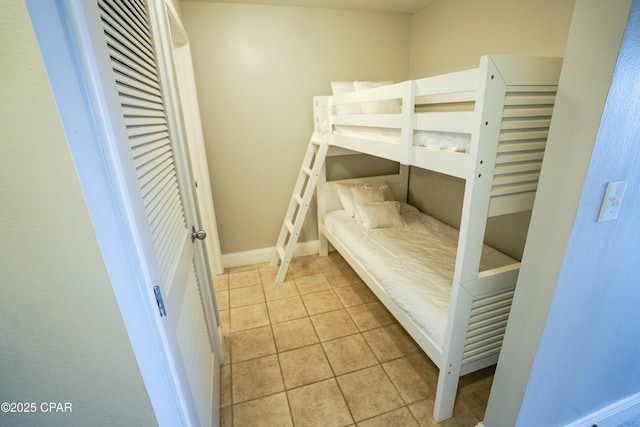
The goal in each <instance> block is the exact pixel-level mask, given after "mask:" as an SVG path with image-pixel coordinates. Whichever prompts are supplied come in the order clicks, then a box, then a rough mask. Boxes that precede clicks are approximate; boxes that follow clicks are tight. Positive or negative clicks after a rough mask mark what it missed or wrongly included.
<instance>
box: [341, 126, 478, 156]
mask: <svg viewBox="0 0 640 427" xmlns="http://www.w3.org/2000/svg"><path fill="white" fill-rule="evenodd" d="M333 128H334V129H333V134H334V135H341V136H348V137H352V138H364V139H370V140H373V141H380V142H390V143H396V144H399V143H400V131H399V130H398V129H385V128H376V127H359V126H334V127H333ZM470 140H471V135H469V134H464V133H453V132H435V131H416V132H414V136H413V145H415V146H418V147H426V148H431V149H434V150H445V151H454V152H457V153H468V152H469V142H470Z"/></svg>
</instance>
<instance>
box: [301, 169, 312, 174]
mask: <svg viewBox="0 0 640 427" xmlns="http://www.w3.org/2000/svg"><path fill="white" fill-rule="evenodd" d="M302 173H304V174H305V175H308V176H311V174H312V173H313V171H312V170H311V169H309V168H302Z"/></svg>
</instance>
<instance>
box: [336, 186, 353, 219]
mask: <svg viewBox="0 0 640 427" xmlns="http://www.w3.org/2000/svg"><path fill="white" fill-rule="evenodd" d="M353 186H354V184H336V188H337V190H338V198H339V199H340V203H341V204H342V209H344V211H345V212H346V213H347V215H349V216H350V217H351V218H353V217H354V216H356V204H355V202H354V201H353V193H352V192H351V188H353Z"/></svg>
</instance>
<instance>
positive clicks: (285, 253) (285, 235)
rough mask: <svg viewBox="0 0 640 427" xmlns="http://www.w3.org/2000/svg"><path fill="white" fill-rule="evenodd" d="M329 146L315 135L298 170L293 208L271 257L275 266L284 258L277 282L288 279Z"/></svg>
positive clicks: (291, 203)
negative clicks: (294, 253) (292, 259)
mask: <svg viewBox="0 0 640 427" xmlns="http://www.w3.org/2000/svg"><path fill="white" fill-rule="evenodd" d="M328 150H329V144H328V143H327V142H322V141H319V140H317V139H315V138H314V137H311V140H310V141H309V146H308V147H307V152H306V153H305V155H304V160H303V161H302V167H301V168H300V172H299V173H298V180H297V181H296V185H295V187H294V189H293V195H292V196H291V201H290V202H289V208H288V209H287V213H286V215H285V218H284V223H283V224H282V229H281V230H280V236H279V237H278V242H277V243H276V248H275V251H274V254H273V258H272V259H271V266H274V267H275V266H276V265H278V261H280V269H279V270H278V274H277V276H276V283H280V282H282V281H283V280H284V278H285V276H286V274H287V270H288V269H289V264H290V262H291V257H292V256H293V251H294V250H295V246H296V243H297V242H298V237H299V236H300V230H302V224H303V223H304V219H305V217H306V216H307V210H308V209H309V204H310V203H311V199H312V198H313V195H314V193H315V189H316V184H317V182H318V177H319V176H320V173H321V172H322V168H323V166H324V160H325V158H326V156H327V151H328Z"/></svg>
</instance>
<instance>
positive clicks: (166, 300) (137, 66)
mask: <svg viewBox="0 0 640 427" xmlns="http://www.w3.org/2000/svg"><path fill="white" fill-rule="evenodd" d="M98 5H99V8H100V17H101V20H102V25H103V29H104V34H105V41H106V43H107V46H108V52H109V56H110V58H111V64H112V68H113V77H114V80H115V84H116V87H117V91H118V97H119V100H120V105H121V109H122V116H123V118H124V124H125V126H126V130H127V135H128V141H121V143H123V144H124V143H127V144H129V147H130V153H131V158H132V160H133V165H134V167H135V171H136V175H137V180H138V185H139V190H140V193H139V194H140V197H141V199H142V202H143V204H144V211H145V214H146V219H147V225H148V230H146V231H148V233H149V236H150V237H151V239H152V241H153V252H154V255H155V265H156V267H157V269H154V270H155V272H154V273H155V274H154V275H155V276H156V277H155V280H156V283H155V286H154V289H155V293H156V299H157V300H158V306H159V315H160V316H162V317H163V325H164V327H165V336H166V338H167V341H168V349H169V351H170V352H171V353H172V360H173V362H174V363H173V367H174V369H175V370H176V373H175V374H176V375H175V377H176V380H177V381H178V382H179V389H180V390H181V393H180V395H179V396H178V397H179V398H180V399H181V400H182V402H181V403H182V405H184V408H185V411H186V414H185V416H186V418H187V419H188V420H187V423H188V424H191V423H193V424H199V425H202V426H204V425H211V424H212V421H214V420H213V419H212V417H215V416H216V414H217V413H218V411H217V408H216V407H215V405H214V396H217V392H216V391H215V390H214V385H215V384H216V381H215V377H216V374H217V373H219V370H217V368H218V365H217V364H216V363H215V362H216V361H215V359H216V358H215V356H214V355H215V351H216V349H220V348H221V342H220V341H219V338H220V337H219V333H218V331H219V325H218V319H217V317H216V316H215V308H214V309H213V310H212V309H211V304H212V301H211V292H210V290H211V283H210V280H211V278H210V277H209V275H208V274H207V273H208V271H207V269H206V268H205V267H206V265H202V263H203V262H205V261H204V257H203V256H202V252H203V251H204V248H203V247H202V245H203V243H202V242H201V241H200V239H201V238H203V237H204V235H203V234H198V231H199V230H198V228H199V224H197V217H198V216H197V206H196V203H197V201H196V200H195V199H194V192H193V191H192V189H191V182H192V178H191V177H192V174H191V171H190V168H189V158H188V155H187V153H188V148H187V147H186V146H185V145H186V143H185V140H184V139H183V138H182V136H183V133H182V131H181V127H180V121H179V119H178V117H180V116H181V115H180V114H176V113H177V112H174V114H173V117H171V112H172V111H171V108H172V105H171V100H172V99H173V98H175V93H172V92H171V86H170V82H171V80H172V79H171V70H169V71H168V72H165V74H164V76H163V75H162V74H163V73H162V65H161V64H160V63H159V58H160V55H158V50H161V48H162V40H164V39H163V37H162V34H160V32H161V31H162V29H163V28H165V29H166V24H165V22H163V21H160V22H157V21H156V23H155V25H154V23H153V22H152V20H153V17H152V16H151V14H150V12H151V11H150V10H149V9H151V8H152V7H154V5H152V4H149V5H148V6H149V9H148V8H147V6H146V5H145V4H144V2H143V1H128V2H116V1H113V0H98ZM156 16H157V17H162V16H164V7H162V10H161V13H159V14H158V15H156ZM163 24H164V25H163ZM154 30H155V31H154ZM152 33H153V34H152ZM154 42H155V43H156V44H155V45H154ZM163 65H164V66H166V65H167V64H166V63H165V64H163ZM163 77H164V79H163ZM172 125H173V126H172ZM143 232H144V231H143ZM198 237H199V238H198ZM205 264H206V262H205ZM205 297H206V298H205Z"/></svg>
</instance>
